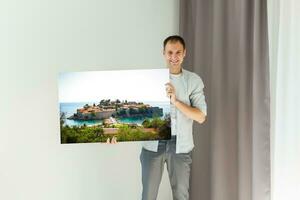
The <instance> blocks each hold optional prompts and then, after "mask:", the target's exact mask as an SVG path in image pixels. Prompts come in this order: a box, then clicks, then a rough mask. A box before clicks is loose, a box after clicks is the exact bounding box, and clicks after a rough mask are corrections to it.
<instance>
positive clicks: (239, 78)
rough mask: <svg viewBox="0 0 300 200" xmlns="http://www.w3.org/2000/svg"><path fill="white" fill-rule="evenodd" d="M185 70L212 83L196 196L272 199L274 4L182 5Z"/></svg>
mask: <svg viewBox="0 0 300 200" xmlns="http://www.w3.org/2000/svg"><path fill="white" fill-rule="evenodd" d="M180 9H181V10H180V34H181V35H182V36H183V37H184V38H185V40H186V43H187V45H186V46H187V58H186V62H185V63H184V66H186V67H185V68H187V69H188V70H191V71H194V72H196V73H198V74H199V75H200V76H201V77H202V79H203V81H204V84H205V86H206V87H205V90H204V92H205V94H206V99H207V103H208V116H207V121H206V122H205V124H203V125H195V127H194V139H195V146H196V147H195V149H194V152H193V164H192V173H191V199H195V200H196V199H197V200H199V199H204V200H209V199H211V200H253V199H255V200H260V199H262V200H267V199H270V95H269V93H270V91H269V90H270V89H269V63H268V59H269V58H268V29H267V2H266V1H265V0H253V1H247V0H222V1H221V0H187V1H181V2H180Z"/></svg>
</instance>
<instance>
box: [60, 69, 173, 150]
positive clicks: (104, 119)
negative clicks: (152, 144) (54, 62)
mask: <svg viewBox="0 0 300 200" xmlns="http://www.w3.org/2000/svg"><path fill="white" fill-rule="evenodd" d="M167 82H169V71H168V69H144V70H142V69H141V70H114V71H88V72H66V73H60V74H59V78H58V86H59V111H60V137H61V143H63V144H66V143H92V142H106V141H107V139H108V138H110V139H111V138H112V137H113V136H115V137H116V138H117V141H118V142H124V141H145V140H168V139H170V138H171V128H170V123H171V121H170V101H169V99H168V97H167V96H166V93H165V87H164V85H165V83H167Z"/></svg>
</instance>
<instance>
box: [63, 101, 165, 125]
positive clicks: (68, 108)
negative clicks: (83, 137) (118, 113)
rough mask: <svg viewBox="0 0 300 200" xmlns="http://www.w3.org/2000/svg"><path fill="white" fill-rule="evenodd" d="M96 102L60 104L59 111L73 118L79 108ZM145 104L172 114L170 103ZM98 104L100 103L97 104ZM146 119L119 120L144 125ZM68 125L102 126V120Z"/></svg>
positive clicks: (68, 120)
mask: <svg viewBox="0 0 300 200" xmlns="http://www.w3.org/2000/svg"><path fill="white" fill-rule="evenodd" d="M93 103H95V102H80V103H60V104H59V110H60V113H62V112H64V113H65V114H66V117H70V116H72V115H73V114H74V113H76V110H77V109H79V108H82V107H83V106H84V105H85V104H89V105H93ZM143 103H144V104H149V105H151V106H153V107H160V108H162V109H163V114H164V115H166V114H169V113H170V103H169V102H143ZM95 104H98V103H95ZM144 119H145V118H120V119H117V120H118V121H119V122H121V123H136V124H142V122H143V121H144ZM65 124H66V125H69V126H82V125H83V124H86V125H87V126H90V125H97V124H102V120H84V121H82V120H70V119H66V121H65Z"/></svg>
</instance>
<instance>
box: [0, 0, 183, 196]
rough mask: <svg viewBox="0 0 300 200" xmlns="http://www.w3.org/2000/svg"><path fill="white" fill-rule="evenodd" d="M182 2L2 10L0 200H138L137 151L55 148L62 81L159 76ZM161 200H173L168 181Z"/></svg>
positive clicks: (89, 2)
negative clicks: (99, 75) (93, 75)
mask: <svg viewBox="0 0 300 200" xmlns="http://www.w3.org/2000/svg"><path fill="white" fill-rule="evenodd" d="M178 10H179V1H178V0H177V1H174V0H164V1H151V0H127V1H122V0H119V1H117V0H110V1H104V0H81V1H80V0H51V1H50V0H48V1H45V0H44V1H42V0H27V1H15V0H6V1H1V2H0V92H1V94H0V113H1V114H0V199H5V200H11V199H14V200H15V199H22V200H23V199H30V200H35V199H38V200H44V199H45V200H54V199H55V200H79V199H80V200H82V199H84V200H93V199H95V200H96V199H97V200H98V199H105V200H109V199H113V200H114V199H125V200H126V199H129V200H134V199H139V198H140V194H141V175H140V173H141V169H140V162H139V153H140V143H133V142H128V143H119V144H118V145H106V144H99V143H98V144H73V145H72V144H69V145H61V144H60V139H59V138H60V133H59V120H58V119H59V115H58V113H59V110H58V91H57V90H58V88H57V86H58V85H57V78H58V76H57V75H58V73H59V72H66V71H88V70H103V69H127V68H128V69H129V68H158V67H164V66H165V64H164V61H163V58H162V55H161V53H162V44H161V43H162V41H163V39H164V38H165V37H166V36H168V35H170V34H177V33H178V21H179V20H178V18H179V17H178V14H179V13H178V12H179V11H178ZM159 199H163V200H167V199H171V191H170V186H169V180H168V179H167V173H165V174H164V178H163V182H162V185H161V188H160V191H159Z"/></svg>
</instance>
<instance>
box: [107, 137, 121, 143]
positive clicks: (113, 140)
mask: <svg viewBox="0 0 300 200" xmlns="http://www.w3.org/2000/svg"><path fill="white" fill-rule="evenodd" d="M117 143H118V142H117V137H116V136H113V137H112V138H111V140H110V139H109V138H107V140H106V144H117Z"/></svg>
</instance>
